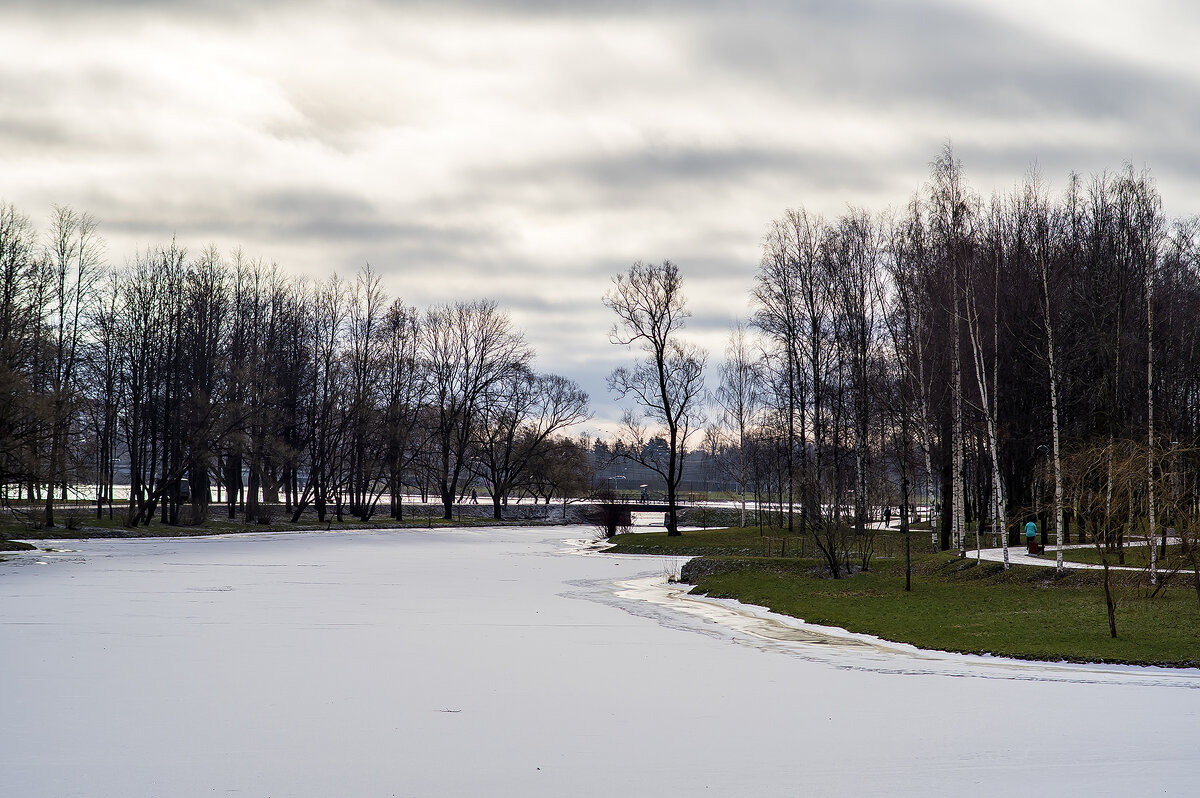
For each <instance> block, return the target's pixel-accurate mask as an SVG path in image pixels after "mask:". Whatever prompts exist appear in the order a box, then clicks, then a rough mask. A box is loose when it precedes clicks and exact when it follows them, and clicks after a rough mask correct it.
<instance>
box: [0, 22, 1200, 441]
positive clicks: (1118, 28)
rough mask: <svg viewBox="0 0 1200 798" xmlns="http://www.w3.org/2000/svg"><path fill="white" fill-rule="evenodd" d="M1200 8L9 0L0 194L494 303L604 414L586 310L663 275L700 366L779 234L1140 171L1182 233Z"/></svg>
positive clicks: (1191, 191) (110, 236)
mask: <svg viewBox="0 0 1200 798" xmlns="http://www.w3.org/2000/svg"><path fill="white" fill-rule="evenodd" d="M1198 131H1200V4H1197V3H1193V2H1190V1H1189V0H1180V1H1179V2H1170V1H1169V0H1140V2H1138V3H1131V2H1128V1H1127V0H1124V1H1122V2H1109V1H1106V0H1056V2H1045V0H995V1H994V2H984V1H980V2H949V1H948V0H946V1H943V2H938V1H937V0H837V1H836V2H835V1H834V0H828V1H827V2H777V3H757V2H696V1H692V2H679V3H646V2H621V1H620V0H613V1H612V2H599V1H597V2H590V3H586V2H579V3H565V2H562V3H555V2H536V1H535V0H528V1H527V2H520V1H519V0H513V2H508V3H503V2H486V3H484V2H479V3H470V2H460V3H453V2H430V3H406V2H340V3H334V2H329V3H311V2H297V1H294V0H289V1H288V2H277V3H276V2H258V3H240V2H215V1H213V2H186V0H177V1H176V2H159V3H156V2H151V1H150V0H140V1H139V0H128V1H127V2H105V3H95V2H85V1H84V0H78V1H77V2H55V1H54V0H42V1H41V2H38V1H36V0H29V1H28V2H12V1H11V0H0V200H3V201H7V202H10V203H13V204H14V205H16V206H17V208H18V209H19V210H21V211H23V212H24V213H26V214H28V215H30V216H31V217H33V218H34V220H35V221H36V222H37V223H38V224H39V226H40V225H43V224H44V222H45V220H46V218H47V217H48V214H49V212H50V207H51V205H52V204H53V203H60V204H69V205H72V206H74V207H75V208H76V209H78V210H84V211H89V212H91V213H92V214H94V215H95V216H96V217H97V218H98V219H99V221H100V223H101V232H102V234H103V235H104V237H105V239H106V240H107V241H108V251H109V258H110V260H111V261H112V262H113V263H114V264H115V265H120V264H122V263H124V262H125V260H126V259H127V258H129V257H130V256H131V255H132V254H133V253H134V252H135V251H136V250H137V249H139V248H144V247H145V246H147V245H155V244H159V243H165V242H167V241H169V239H170V237H171V236H172V235H173V234H174V235H177V236H178V238H179V240H180V242H181V243H182V244H184V245H185V246H187V247H188V248H189V249H190V250H191V251H193V252H198V251H199V250H200V249H201V248H202V247H204V246H205V245H207V244H210V243H213V244H216V245H217V246H218V247H219V248H221V249H222V250H225V251H229V250H232V249H233V248H234V247H237V246H240V247H242V248H243V249H244V250H245V252H246V253H247V254H248V255H251V256H253V257H261V258H263V259H264V260H267V261H275V262H277V263H278V264H279V265H280V266H281V267H282V268H284V269H287V270H290V271H295V272H297V273H301V274H306V275H311V276H313V277H323V276H325V275H327V274H328V273H330V272H331V271H333V270H336V271H338V272H340V273H342V274H345V275H350V274H352V273H353V272H354V271H355V270H356V269H358V268H359V267H360V266H361V265H362V264H364V263H366V262H368V261H369V262H370V263H371V264H372V266H373V267H374V268H375V269H376V270H378V271H379V272H380V273H382V274H383V275H384V279H385V283H386V285H387V288H388V290H389V292H390V293H391V294H392V295H393V296H401V297H403V298H404V299H405V300H407V301H408V302H410V303H413V304H417V305H422V306H424V305H428V304H431V303H437V302H447V301H452V300H455V299H460V298H475V297H479V296H485V297H490V298H492V299H495V300H496V301H497V302H498V303H500V304H501V305H502V306H505V307H507V308H509V309H511V311H512V313H513V316H514V318H515V319H516V321H517V323H518V324H519V325H520V326H521V327H523V328H524V329H525V330H526V331H527V334H528V337H529V339H530V341H531V342H532V343H533V344H534V346H535V347H536V349H537V351H538V352H539V365H540V367H541V368H542V369H543V370H548V371H556V372H559V373H563V374H566V375H568V376H571V377H573V378H575V379H577V380H579V381H580V382H581V383H583V384H584V386H585V387H586V388H587V389H588V390H589V392H590V393H591V394H592V397H593V405H594V407H595V410H596V414H597V420H596V422H595V423H593V424H592V427H593V428H600V427H601V426H602V422H603V421H604V419H611V418H613V417H615V416H617V415H618V413H617V411H616V410H615V408H614V407H613V406H612V403H611V400H610V399H609V397H608V396H607V394H606V391H605V389H604V376H605V374H606V373H607V372H608V371H609V370H610V369H611V368H612V366H613V365H614V364H615V363H617V362H618V361H620V360H623V359H627V358H628V357H629V355H628V354H627V353H626V352H624V351H622V350H621V349H619V348H618V347H615V346H612V345H611V344H609V343H608V341H607V335H606V332H607V329H608V326H609V324H610V320H609V319H608V318H607V315H606V314H607V311H605V309H604V308H603V306H602V305H601V303H600V297H601V296H602V295H603V293H604V291H605V290H606V289H607V287H608V285H609V283H610V279H611V276H612V275H613V274H614V273H615V272H617V271H619V270H622V269H624V268H626V267H628V265H629V264H630V263H632V262H633V261H635V260H639V259H640V260H646V261H661V260H662V259H664V258H669V259H671V260H673V261H675V262H676V263H678V264H679V265H680V268H681V270H682V271H683V273H684V275H685V279H686V284H687V293H688V296H689V298H690V304H691V307H692V310H693V313H694V316H693V318H692V319H691V322H690V328H689V329H690V334H691V335H692V337H694V338H695V339H696V340H697V341H698V342H700V343H702V344H703V345H705V346H707V347H709V348H710V350H711V351H712V354H713V357H712V361H713V364H714V366H715V363H716V361H717V360H718V359H719V357H720V355H721V351H722V349H723V347H724V338H725V334H726V331H727V329H728V327H729V325H730V323H731V322H732V321H733V320H734V319H735V318H738V317H742V316H745V315H746V314H747V312H748V302H747V294H748V291H749V289H750V287H751V282H752V277H753V274H754V271H755V269H756V267H757V264H758V260H759V257H760V242H761V240H762V236H763V233H764V232H765V229H766V227H767V225H768V223H769V222H770V221H771V220H772V219H773V218H776V217H778V216H779V215H780V214H781V213H782V212H783V211H784V209H786V208H789V207H800V206H803V207H806V208H808V209H809V210H813V211H818V212H821V213H823V214H825V215H826V216H836V215H838V214H839V213H841V212H842V211H843V210H844V209H845V208H846V207H847V205H855V206H860V207H865V208H868V209H871V210H883V209H885V208H887V207H890V206H901V205H903V204H904V203H905V202H906V200H907V199H908V197H909V196H910V195H911V193H912V192H913V191H915V190H917V189H919V188H920V186H921V184H922V182H923V181H924V179H925V177H926V175H927V173H928V164H929V162H930V160H931V159H932V158H933V157H934V156H935V155H936V154H937V152H938V150H939V148H940V147H941V146H942V144H943V143H944V142H945V141H947V140H950V141H952V142H953V144H954V147H955V149H956V151H957V153H958V154H959V156H960V157H961V159H962V160H963V162H964V165H965V167H966V173H967V176H968V179H969V182H970V183H971V185H972V186H973V188H975V189H976V190H977V191H979V192H980V193H981V194H983V195H984V196H988V195H990V194H991V193H992V192H993V191H994V190H1000V191H1006V190H1008V189H1009V188H1011V187H1012V186H1013V185H1014V184H1015V183H1017V182H1018V181H1020V179H1021V177H1022V175H1023V174H1024V173H1025V172H1026V171H1027V170H1028V169H1029V167H1030V166H1031V165H1032V164H1034V163H1037V164H1038V165H1039V166H1040V168H1041V171H1042V173H1043V175H1044V176H1045V177H1046V178H1047V179H1048V181H1049V182H1050V184H1051V186H1052V188H1053V189H1054V190H1056V191H1057V190H1059V189H1060V188H1061V186H1062V185H1063V183H1064V179H1065V176H1066V174H1067V172H1068V171H1069V170H1076V171H1079V172H1081V173H1083V174H1084V175H1089V174H1092V173H1095V172H1099V171H1102V170H1104V169H1110V170H1111V169H1118V168H1120V166H1121V164H1122V163H1123V162H1125V161H1129V162H1131V163H1133V164H1134V165H1135V166H1137V167H1138V168H1142V167H1149V168H1150V170H1151V172H1152V174H1153V176H1154V177H1155V178H1156V179H1157V182H1158V185H1159V188H1160V190H1161V192H1162V194H1163V197H1164V199H1165V203H1166V206H1167V211H1168V213H1170V214H1172V215H1184V214H1194V213H1197V212H1200V150H1198V149H1197V132H1198Z"/></svg>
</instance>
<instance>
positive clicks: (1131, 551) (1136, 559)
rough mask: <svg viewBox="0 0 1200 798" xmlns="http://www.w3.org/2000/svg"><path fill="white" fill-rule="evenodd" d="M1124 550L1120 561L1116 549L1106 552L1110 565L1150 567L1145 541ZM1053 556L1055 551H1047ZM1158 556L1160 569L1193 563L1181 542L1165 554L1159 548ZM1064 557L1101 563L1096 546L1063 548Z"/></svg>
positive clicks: (1173, 545)
mask: <svg viewBox="0 0 1200 798" xmlns="http://www.w3.org/2000/svg"><path fill="white" fill-rule="evenodd" d="M1122 548H1123V550H1124V554H1125V557H1124V560H1125V562H1120V558H1119V557H1118V553H1117V551H1116V550H1111V551H1108V552H1106V553H1105V557H1106V558H1107V559H1108V564H1109V565H1126V566H1130V567H1133V568H1149V567H1150V550H1149V549H1148V548H1147V547H1146V544H1145V543H1144V542H1141V543H1133V544H1129V543H1126V544H1125V546H1123V547H1122ZM1047 554H1048V555H1050V556H1053V551H1052V550H1051V551H1049V552H1047ZM1156 556H1157V558H1158V567H1159V568H1160V569H1164V570H1169V569H1172V568H1188V569H1190V568H1191V567H1192V566H1191V563H1190V562H1188V560H1187V558H1186V557H1185V556H1183V554H1182V552H1181V551H1180V548H1179V544H1177V543H1176V544H1172V545H1170V546H1167V551H1166V554H1165V555H1164V554H1163V551H1162V548H1161V547H1160V548H1158V550H1157V552H1156ZM1063 559H1064V560H1070V561H1071V562H1085V563H1092V564H1094V565H1099V564H1100V553H1099V552H1097V551H1096V547H1095V546H1088V547H1087V548H1086V549H1063Z"/></svg>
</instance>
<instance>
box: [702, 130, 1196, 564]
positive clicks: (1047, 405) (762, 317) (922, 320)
mask: <svg viewBox="0 0 1200 798" xmlns="http://www.w3.org/2000/svg"><path fill="white" fill-rule="evenodd" d="M753 301H754V307H755V312H754V315H753V317H752V320H751V329H749V330H738V331H737V332H736V333H735V336H734V340H733V342H732V343H731V345H730V349H729V351H728V352H727V360H726V363H725V365H724V367H723V369H722V376H721V385H720V389H719V391H718V394H717V398H718V400H719V404H720V405H721V407H723V408H724V416H723V417H724V422H723V425H722V426H723V427H724V430H725V433H726V435H727V436H728V437H727V441H728V445H727V448H728V451H729V452H730V454H731V456H732V457H733V459H734V462H733V470H735V471H736V472H738V473H739V474H740V475H741V478H740V481H741V482H742V483H743V484H745V485H747V486H749V487H751V488H752V489H754V490H756V491H757V492H767V493H769V494H773V495H774V496H775V497H776V499H777V500H779V501H781V502H783V503H786V504H788V505H789V506H794V507H795V508H796V513H797V515H798V516H802V519H803V522H804V524H805V526H806V528H808V529H811V530H814V531H815V532H817V534H818V537H819V539H820V540H821V542H822V546H823V550H824V551H825V554H826V556H827V558H828V559H829V560H830V564H831V568H833V570H834V573H835V574H836V573H838V571H839V568H840V567H841V568H844V566H845V565H846V564H847V563H848V560H849V558H850V556H851V555H850V554H849V551H850V549H851V548H852V547H853V545H854V544H852V542H851V541H852V540H858V539H867V538H869V535H866V536H865V537H864V533H866V532H867V531H868V530H866V528H865V527H866V521H867V520H868V515H869V513H870V508H871V507H878V506H883V505H887V504H892V505H901V504H903V505H911V504H913V503H914V498H917V497H919V498H920V500H921V502H920V503H922V504H924V503H926V502H928V503H929V504H930V505H939V503H940V512H941V518H940V519H939V520H940V525H939V527H938V528H939V530H940V541H939V542H940V545H941V547H943V548H948V547H951V546H954V547H965V546H966V545H968V544H967V534H966V530H967V525H968V524H969V523H972V522H979V524H980V525H982V526H983V527H984V528H985V530H986V529H987V528H988V527H991V528H993V529H995V528H996V527H995V526H993V525H996V524H999V525H1000V526H1005V525H1007V524H1008V523H1009V522H1011V521H1012V520H1013V519H1014V517H1016V516H1019V517H1020V518H1019V520H1020V521H1022V522H1023V521H1026V520H1028V519H1029V518H1030V517H1032V516H1033V514H1034V512H1035V510H1036V511H1038V513H1039V514H1040V515H1041V516H1042V520H1044V521H1046V522H1048V524H1049V526H1050V527H1051V528H1052V529H1054V528H1057V529H1058V530H1060V531H1061V533H1062V534H1063V536H1064V538H1065V539H1066V540H1067V541H1069V540H1070V534H1071V524H1072V520H1073V519H1074V521H1075V523H1076V529H1077V530H1078V533H1079V534H1084V533H1087V534H1088V535H1091V536H1092V537H1093V538H1094V539H1095V538H1099V539H1101V540H1102V542H1104V543H1105V544H1106V545H1113V544H1114V543H1116V544H1118V545H1119V543H1120V541H1121V539H1122V538H1121V536H1122V535H1124V534H1125V531H1126V530H1130V529H1134V530H1143V531H1144V530H1146V529H1147V528H1148V531H1149V533H1150V535H1151V538H1152V539H1153V537H1154V536H1155V535H1156V534H1160V533H1162V530H1163V529H1164V527H1165V525H1170V526H1173V527H1176V528H1177V529H1178V530H1184V529H1191V528H1193V527H1194V521H1195V518H1196V512H1195V511H1196V504H1197V499H1196V497H1197V494H1198V481H1200V468H1198V466H1200V458H1198V457H1197V444H1198V443H1200V332H1198V327H1197V319H1198V318H1200V223H1198V221H1197V219H1196V218H1186V219H1171V218H1168V217H1167V216H1166V215H1165V214H1164V212H1163V209H1162V201H1161V198H1160V196H1159V194H1158V191H1157V189H1156V187H1155V185H1154V183H1153V181H1152V180H1151V179H1150V178H1149V176H1148V175H1147V174H1146V173H1143V172H1137V171H1135V170H1134V169H1133V168H1132V167H1129V166H1126V167H1125V168H1124V169H1122V170H1121V171H1119V172H1117V173H1115V174H1102V175H1097V176H1094V177H1091V178H1090V179H1082V178H1080V177H1079V176H1077V175H1071V176H1070V177H1069V178H1068V180H1067V183H1066V188H1065V190H1064V191H1063V192H1062V194H1061V195H1060V196H1058V197H1051V196H1049V195H1048V192H1047V190H1046V188H1045V187H1044V184H1043V183H1042V182H1041V180H1040V178H1039V177H1038V176H1037V175H1035V174H1031V175H1030V176H1028V177H1027V178H1026V179H1025V181H1024V183H1023V184H1022V185H1021V186H1020V187H1018V188H1016V189H1015V190H1014V191H1013V192H1012V193H1010V194H1007V195H999V194H997V195H994V196H992V197H991V198H990V199H987V200H985V199H984V198H982V197H980V196H978V195H977V194H975V193H973V192H972V191H971V189H970V188H969V186H968V183H967V181H966V179H965V178H964V175H963V172H962V167H961V165H960V164H959V162H958V161H957V160H956V158H955V156H954V154H953V152H952V151H951V150H950V149H949V148H948V147H947V148H946V149H945V150H944V151H943V152H942V153H941V154H940V156H939V157H938V158H937V159H936V161H935V162H934V164H933V168H932V173H931V176H930V180H929V182H928V184H927V185H926V186H925V187H924V188H923V189H921V190H920V191H919V192H918V193H917V194H915V195H914V196H913V198H912V200H911V202H910V203H909V204H908V205H907V207H905V208H903V209H902V210H900V211H899V212H889V213H884V214H873V213H869V212H866V211H862V210H854V209H852V210H850V211H848V212H847V213H845V214H844V215H843V216H841V217H840V218H837V219H833V220H826V219H822V218H819V217H817V216H814V215H813V214H811V213H808V212H806V211H804V210H803V209H799V210H789V211H788V212H787V213H785V214H784V215H783V216H782V217H781V218H779V219H777V220H776V221H774V222H773V223H772V224H771V225H770V228H769V232H768V234H767V236H766V238H765V241H764V245H763V256H762V262H761V265H760V267H759V271H758V274H757V279H756V283H755V286H754V289H753ZM1135 466H1136V467H1135ZM1080 525H1082V526H1084V527H1086V528H1085V529H1084V528H1080ZM1147 525H1148V526H1147ZM1080 539H1083V538H1080ZM862 545H865V546H869V543H865V544H862ZM865 556H866V558H867V559H869V552H866V553H865ZM839 561H840V565H839Z"/></svg>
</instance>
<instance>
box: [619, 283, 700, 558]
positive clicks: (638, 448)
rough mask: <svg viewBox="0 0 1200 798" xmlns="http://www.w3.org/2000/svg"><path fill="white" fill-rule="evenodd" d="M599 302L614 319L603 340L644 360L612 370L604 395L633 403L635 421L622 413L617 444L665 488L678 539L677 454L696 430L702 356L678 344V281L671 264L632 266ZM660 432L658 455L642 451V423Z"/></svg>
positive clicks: (670, 524)
mask: <svg viewBox="0 0 1200 798" xmlns="http://www.w3.org/2000/svg"><path fill="white" fill-rule="evenodd" d="M604 304H605V306H606V307H608V308H609V310H611V311H613V313H615V314H616V315H617V322H616V323H615V324H614V325H613V327H612V329H611V330H610V331H609V335H608V338H609V341H611V342H612V343H614V344H618V345H621V346H633V345H635V344H636V345H637V346H638V347H639V348H640V349H641V350H642V352H643V353H644V354H645V357H644V358H642V359H641V360H639V361H637V363H636V364H635V365H634V366H633V367H632V368H629V367H621V368H618V369H615V370H614V371H613V372H612V374H610V375H609V378H608V386H609V390H611V391H613V392H614V393H616V394H617V396H618V397H619V398H620V399H625V398H627V397H630V398H632V399H633V400H634V401H635V402H636V403H637V404H638V405H639V406H640V407H641V413H640V415H635V414H634V413H633V412H632V411H626V413H625V418H624V424H623V426H624V432H623V440H624V442H625V444H626V447H625V451H626V452H627V454H626V456H627V457H630V458H631V459H633V460H636V461H637V462H640V463H642V464H643V465H645V466H646V467H648V468H650V469H651V470H652V471H654V472H655V473H657V474H658V475H659V476H661V477H662V478H663V480H664V481H665V482H666V485H667V508H668V509H667V534H668V535H678V534H679V523H678V511H677V505H676V500H677V496H676V494H677V491H678V489H679V482H680V480H681V479H682V478H683V455H684V453H685V451H686V448H687V442H688V438H689V437H690V436H691V435H692V433H693V432H694V431H695V430H696V429H697V427H698V426H699V412H700V410H701V408H700V406H699V405H700V403H701V400H702V397H703V394H704V365H705V360H706V357H707V355H706V353H705V352H704V351H703V350H702V349H700V348H699V347H697V346H695V345H694V344H690V343H686V342H684V341H681V340H680V339H679V335H678V333H679V330H680V329H682V327H683V326H684V322H685V320H686V319H687V317H688V316H689V315H690V314H689V313H688V310H687V303H686V301H685V299H684V296H683V278H682V277H681V276H680V274H679V269H678V267H676V266H675V264H673V263H671V262H670V261H663V262H662V264H661V265H658V266H655V265H652V264H645V263H642V262H640V261H639V262H637V263H635V264H633V265H632V266H631V267H630V268H629V271H628V272H626V273H624V274H618V275H617V276H615V277H614V278H613V287H612V289H611V290H610V291H609V292H608V293H606V294H605V295H604ZM642 419H645V420H649V421H650V422H652V423H653V424H655V425H656V426H660V427H661V428H662V430H663V432H665V439H666V442H667V446H666V451H665V452H663V454H662V456H658V455H657V454H655V453H653V450H648V449H647V446H646V444H647V443H649V440H650V436H649V435H648V434H647V428H646V427H645V426H644V425H643V424H642V423H641V420H642Z"/></svg>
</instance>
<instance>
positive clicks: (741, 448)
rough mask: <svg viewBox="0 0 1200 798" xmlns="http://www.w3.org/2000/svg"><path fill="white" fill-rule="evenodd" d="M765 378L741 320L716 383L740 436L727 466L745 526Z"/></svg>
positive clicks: (719, 398) (718, 396) (727, 417)
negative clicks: (752, 442) (753, 434)
mask: <svg viewBox="0 0 1200 798" xmlns="http://www.w3.org/2000/svg"><path fill="white" fill-rule="evenodd" d="M761 380H762V377H761V376H760V375H759V372H758V368H757V364H756V362H755V360H754V358H753V357H752V356H751V352H750V344H749V341H748V340H747V338H746V327H745V325H743V324H742V323H741V322H738V323H737V324H735V325H734V328H733V330H732V331H731V332H730V334H729V344H728V345H727V346H726V347H725V362H724V363H722V364H721V384H720V385H719V386H717V393H716V400H717V404H718V405H719V406H720V408H721V411H722V415H723V421H724V424H725V426H726V428H728V429H730V430H732V431H733V433H734V434H735V435H736V436H737V442H736V444H735V449H734V453H733V461H732V463H731V466H732V467H731V468H729V469H728V471H729V473H730V475H731V476H733V478H734V480H735V481H736V482H737V485H738V493H740V494H741V500H742V501H741V504H742V512H741V521H740V525H741V526H743V527H744V526H745V525H746V485H747V482H748V481H749V462H748V460H747V454H748V453H747V447H748V443H749V442H748V440H747V436H748V434H749V431H750V428H751V427H752V426H753V425H754V419H755V415H756V413H757V411H758V404H759V391H760V383H761Z"/></svg>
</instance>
